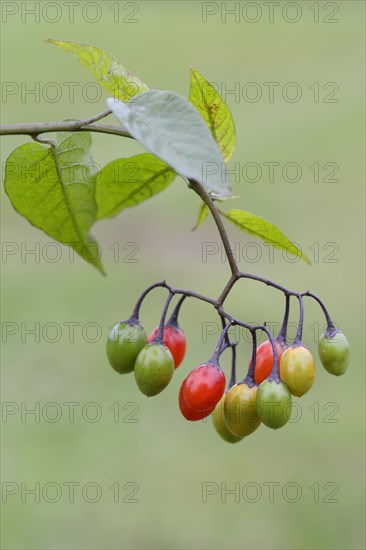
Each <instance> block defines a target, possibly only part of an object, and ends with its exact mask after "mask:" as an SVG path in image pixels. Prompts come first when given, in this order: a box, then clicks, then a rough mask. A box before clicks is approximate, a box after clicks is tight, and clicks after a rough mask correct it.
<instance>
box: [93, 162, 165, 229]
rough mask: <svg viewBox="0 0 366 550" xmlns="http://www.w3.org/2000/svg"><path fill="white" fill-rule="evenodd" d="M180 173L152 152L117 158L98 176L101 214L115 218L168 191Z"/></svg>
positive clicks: (99, 217)
mask: <svg viewBox="0 0 366 550" xmlns="http://www.w3.org/2000/svg"><path fill="white" fill-rule="evenodd" d="M175 176H176V173H175V172H174V170H172V169H171V168H170V166H168V165H167V164H166V163H165V162H163V161H162V160H160V159H158V158H157V157H156V156H155V155H152V154H151V153H143V154H141V155H135V156H134V157H129V158H123V159H119V160H114V161H112V162H110V163H109V164H107V165H106V166H105V167H104V168H103V169H102V170H101V171H100V172H98V174H97V176H96V180H97V185H96V201H97V205H98V214H97V218H98V220H100V219H101V218H111V217H112V216H116V215H117V214H118V213H119V212H121V211H122V210H124V209H125V208H131V207H132V206H137V205H138V204H139V203H140V202H143V201H146V200H148V199H150V198H151V197H153V196H154V195H156V194H157V193H160V192H161V191H164V189H166V188H167V187H168V186H169V185H170V184H171V183H172V181H173V180H174V178H175Z"/></svg>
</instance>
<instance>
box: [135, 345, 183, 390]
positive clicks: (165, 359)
mask: <svg viewBox="0 0 366 550" xmlns="http://www.w3.org/2000/svg"><path fill="white" fill-rule="evenodd" d="M173 372H174V359H173V356H172V354H171V352H170V351H169V350H168V348H167V347H166V346H165V344H154V343H151V344H147V345H146V346H145V347H144V348H143V349H142V350H141V351H140V353H139V355H138V357H137V359H136V363H135V378H136V383H137V385H138V387H139V389H140V390H141V392H142V393H143V394H144V395H147V396H148V397H151V396H152V395H157V394H158V393H160V392H161V391H162V390H163V389H164V388H166V386H167V385H168V384H169V382H170V380H171V379H172V376H173Z"/></svg>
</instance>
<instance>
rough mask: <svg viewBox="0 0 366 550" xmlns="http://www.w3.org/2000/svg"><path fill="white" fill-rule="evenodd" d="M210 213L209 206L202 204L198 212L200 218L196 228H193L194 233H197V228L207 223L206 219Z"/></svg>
mask: <svg viewBox="0 0 366 550" xmlns="http://www.w3.org/2000/svg"><path fill="white" fill-rule="evenodd" d="M208 213H209V209H208V206H207V204H205V203H204V202H201V204H200V209H199V211H198V218H197V221H196V223H195V226H194V227H192V231H195V230H196V229H197V227H199V226H200V225H201V224H202V223H203V222H204V221H205V219H206V218H207V216H208Z"/></svg>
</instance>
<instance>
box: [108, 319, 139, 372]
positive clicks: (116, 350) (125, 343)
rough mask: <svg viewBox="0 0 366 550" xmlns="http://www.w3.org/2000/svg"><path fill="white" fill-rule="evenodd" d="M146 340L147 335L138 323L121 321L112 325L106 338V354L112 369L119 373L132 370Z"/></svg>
mask: <svg viewBox="0 0 366 550" xmlns="http://www.w3.org/2000/svg"><path fill="white" fill-rule="evenodd" d="M146 342H147V337H146V334H145V331H144V329H143V327H142V326H141V325H140V323H138V322H136V321H123V322H121V323H117V324H116V325H114V327H113V328H112V330H111V331H110V333H109V336H108V340H107V356H108V360H109V362H110V364H111V365H112V367H113V368H114V370H116V371H117V372H119V373H120V374H126V373H128V372H132V371H133V369H134V366H135V361H136V358H137V356H138V354H139V353H140V351H141V350H142V348H143V347H144V346H145V345H146Z"/></svg>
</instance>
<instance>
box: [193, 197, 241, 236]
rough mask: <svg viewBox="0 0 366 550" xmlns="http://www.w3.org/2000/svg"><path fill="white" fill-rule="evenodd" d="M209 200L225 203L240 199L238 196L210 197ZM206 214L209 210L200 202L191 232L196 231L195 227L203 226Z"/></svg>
mask: <svg viewBox="0 0 366 550" xmlns="http://www.w3.org/2000/svg"><path fill="white" fill-rule="evenodd" d="M211 198H212V199H213V200H214V201H218V202H226V201H229V200H233V199H239V198H240V197H239V196H238V195H231V196H230V197H220V198H218V197H211ZM208 213H209V208H208V206H207V204H205V203H204V202H202V203H201V204H200V208H199V211H198V218H197V222H196V225H195V226H194V227H192V231H195V230H196V229H197V227H199V226H200V225H201V224H203V222H204V221H205V219H206V218H207V216H208Z"/></svg>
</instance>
